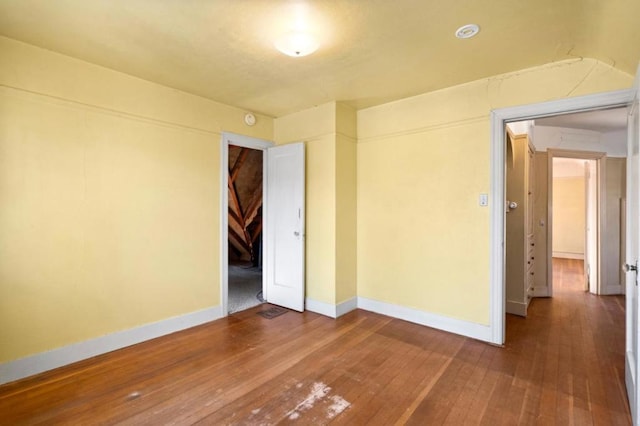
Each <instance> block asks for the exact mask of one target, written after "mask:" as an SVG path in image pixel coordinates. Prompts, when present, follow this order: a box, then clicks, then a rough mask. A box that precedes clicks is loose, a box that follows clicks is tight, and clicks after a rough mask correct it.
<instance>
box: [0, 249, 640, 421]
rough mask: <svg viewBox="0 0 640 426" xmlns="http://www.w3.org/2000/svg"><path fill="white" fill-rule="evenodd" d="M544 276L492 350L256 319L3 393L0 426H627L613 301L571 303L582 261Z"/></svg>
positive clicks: (390, 322)
mask: <svg viewBox="0 0 640 426" xmlns="http://www.w3.org/2000/svg"><path fill="white" fill-rule="evenodd" d="M554 269H555V270H556V272H557V275H556V279H555V297H554V298H553V299H535V300H533V301H532V304H531V308H530V310H529V317H528V318H526V319H524V318H519V317H515V316H510V315H509V316H508V318H507V344H506V346H505V347H504V348H498V347H494V346H491V345H488V344H485V343H481V342H478V341H475V340H472V339H468V338H464V337H460V336H456V335H453V334H449V333H445V332H441V331H437V330H433V329H430V328H428V327H422V326H419V325H415V324H411V323H407V322H404V321H400V320H395V319H392V318H388V317H384V316H381V315H377V314H373V313H369V312H365V311H361V310H357V311H354V312H351V313H349V314H347V315H345V316H343V317H341V318H339V319H337V320H333V319H330V318H326V317H322V316H320V315H316V314H313V313H310V312H306V313H303V314H300V313H294V312H288V313H286V314H284V315H281V316H279V317H277V318H274V319H271V320H269V319H265V318H263V317H261V316H259V315H256V312H257V311H258V310H260V309H265V308H266V307H268V305H263V306H262V307H258V308H254V309H252V310H249V311H245V312H241V313H238V314H234V315H232V316H230V317H228V318H225V319H222V320H218V321H214V322H212V323H208V324H205V325H202V326H199V327H195V328H192V329H189V330H186V331H183V332H179V333H175V334H172V335H169V336H165V337H162V338H159V339H155V340H153V341H149V342H145V343H142V344H139V345H135V346H132V347H130V348H126V349H123V350H119V351H115V352H112V353H109V354H105V355H102V356H99V357H96V358H93V359H90V360H86V361H83V362H80V363H77V364H74V365H71V366H67V367H63V368H60V369H57V370H54V371H51V372H48V373H44V374H41V375H38V376H34V377H31V378H28V379H24V380H21V381H19V382H14V383H10V384H7V385H4V386H1V387H0V424H3V425H5V424H6V425H21V424H47V425H50V424H90V425H93V424H125V425H161V424H178V425H191V424H203V425H208V424H212V425H223V424H233V425H235V424H238V425H258V424H265V425H266V424H289V423H299V424H305V425H310V424H311V425H315V424H317V425H323V424H328V423H331V424H332V425H333V424H336V425H365V424H366V425H393V424H396V425H400V424H408V425H426V424H429V425H440V424H443V425H461V424H481V425H515V424H523V425H528V424H532V425H533V424H540V425H553V424H558V425H560V424H561V425H570V424H575V425H590V424H596V425H627V424H630V423H631V419H630V416H629V410H628V406H627V401H626V396H625V391H624V297H622V296H602V297H598V296H593V295H590V294H588V293H585V292H584V291H581V286H582V281H581V271H582V263H581V262H580V261H555V260H554Z"/></svg>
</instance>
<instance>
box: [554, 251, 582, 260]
mask: <svg viewBox="0 0 640 426" xmlns="http://www.w3.org/2000/svg"><path fill="white" fill-rule="evenodd" d="M552 256H553V257H557V258H560V259H578V260H584V253H569V252H566V251H554V252H553V254H552Z"/></svg>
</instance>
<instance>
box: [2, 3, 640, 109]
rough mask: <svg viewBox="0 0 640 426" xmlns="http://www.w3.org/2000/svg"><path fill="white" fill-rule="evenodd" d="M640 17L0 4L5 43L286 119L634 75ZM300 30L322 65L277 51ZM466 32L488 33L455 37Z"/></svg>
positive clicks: (521, 8)
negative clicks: (431, 96) (507, 84)
mask: <svg viewBox="0 0 640 426" xmlns="http://www.w3.org/2000/svg"><path fill="white" fill-rule="evenodd" d="M638 16H640V1H638V0H606V1H605V0H600V1H594V0H517V1H513V0H474V1H465V2H463V1H458V0H453V1H443V0H395V1H392V0H332V1H326V0H324V1H323V0H306V1H304V0H126V1H125V0H55V1H52V0H0V35H4V36H6V37H10V38H14V39H17V40H20V41H24V42H26V43H30V44H33V45H36V46H40V47H43V48H46V49H50V50H53V51H56V52H60V53H63V54H66V55H69V56H72V57H76V58H79V59H82V60H85V61H88V62H92V63H94V64H98V65H102V66H105V67H108V68H111V69H114V70H118V71H121V72H125V73H128V74H131V75H134V76H137V77H140V78H143V79H146V80H149V81H153V82H156V83H160V84H163V85H165V86H169V87H172V88H176V89H179V90H183V91H186V92H189V93H193V94H196V95H200V96H204V97H206V98H209V99H212V100H216V101H220V102H223V103H226V104H229V105H234V106H238V107H241V108H244V109H247V110H253V111H256V112H261V113H265V114H267V115H271V116H281V115H284V114H287V113H291V112H295V111H298V110H302V109H305V108H309V107H311V106H314V105H318V104H322V103H325V102H328V101H344V102H348V103H349V104H351V105H353V106H354V107H356V108H362V107H367V106H371V105H376V104H380V103H383V102H387V101H391V100H395V99H400V98H405V97H408V96H411V95H416V94H420V93H425V92H428V91H432V90H436V89H440V88H444V87H448V86H452V85H456V84H460V83H464V82H468V81H472V80H477V79H480V78H485V77H489V76H492V75H497V74H501V73H505V72H511V71H516V70H520V69H524V68H528V67H533V66H537V65H541V64H545V63H549V62H554V61H560V60H564V59H576V58H580V57H590V58H595V59H598V60H600V61H602V62H604V63H607V64H611V65H613V66H614V67H616V68H618V69H619V70H621V71H624V72H627V73H629V74H634V73H635V69H636V66H637V64H638V61H639V60H640V49H638V46H640V25H638V22H637V21H638V19H637V17H638ZM294 21H295V22H298V24H296V25H304V26H306V27H307V28H308V29H309V30H310V31H313V32H314V33H316V34H317V35H318V36H319V37H320V38H321V47H320V49H319V50H318V51H317V52H316V53H314V54H313V55H310V56H308V57H303V58H290V57H286V56H283V55H282V54H281V53H279V52H278V51H276V50H275V49H274V47H273V41H274V40H275V38H276V37H277V36H278V35H280V34H281V33H282V32H284V31H286V30H288V29H290V28H291V27H292V25H293V24H292V23H293V22H294ZM468 23H476V24H479V25H480V27H481V32H480V34H479V35H478V36H476V37H475V38H473V39H469V40H459V39H456V38H455V37H454V32H455V30H456V29H457V28H458V27H459V26H461V25H464V24H468Z"/></svg>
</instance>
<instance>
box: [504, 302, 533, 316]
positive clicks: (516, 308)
mask: <svg viewBox="0 0 640 426" xmlns="http://www.w3.org/2000/svg"><path fill="white" fill-rule="evenodd" d="M527 305H528V303H522V302H514V301H513V300H507V301H506V303H505V306H504V307H505V311H506V312H507V313H508V314H513V315H520V316H521V317H526V316H527Z"/></svg>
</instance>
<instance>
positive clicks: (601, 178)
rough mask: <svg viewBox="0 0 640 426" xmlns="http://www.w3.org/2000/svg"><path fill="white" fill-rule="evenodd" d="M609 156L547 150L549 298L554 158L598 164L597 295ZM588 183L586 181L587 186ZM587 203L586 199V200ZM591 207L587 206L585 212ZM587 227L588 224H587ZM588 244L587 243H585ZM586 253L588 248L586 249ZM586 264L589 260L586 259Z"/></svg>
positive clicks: (550, 285) (551, 282) (592, 152)
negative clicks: (588, 161) (607, 159)
mask: <svg viewBox="0 0 640 426" xmlns="http://www.w3.org/2000/svg"><path fill="white" fill-rule="evenodd" d="M606 156H607V154H606V153H605V152H596V151H578V150H565V149H557V148H549V149H547V288H548V290H547V291H548V293H547V294H546V295H545V296H547V297H553V268H552V267H551V265H552V261H553V159H554V158H573V159H577V160H594V161H595V162H596V176H595V178H596V212H595V213H596V230H595V237H596V268H597V269H596V274H595V278H596V293H595V294H600V293H601V283H602V256H601V250H602V247H601V244H602V238H601V236H602V234H603V233H604V229H603V227H604V224H603V220H602V218H603V217H604V215H605V213H606V212H605V211H604V203H603V202H602V200H606V197H607V194H606V190H607V188H606V185H605V182H606V179H605V176H606V174H605V173H606V161H604V160H605V159H606ZM586 184H587V182H586V181H585V185H586ZM585 202H586V199H585ZM588 208H589V207H588V206H587V205H585V211H586V210H587V209H588ZM585 226H587V224H586V223H585ZM585 244H586V241H585ZM585 253H586V247H585ZM584 261H585V264H586V262H587V259H584Z"/></svg>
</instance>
